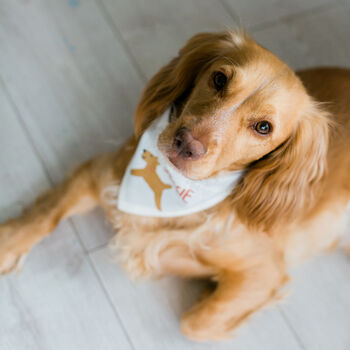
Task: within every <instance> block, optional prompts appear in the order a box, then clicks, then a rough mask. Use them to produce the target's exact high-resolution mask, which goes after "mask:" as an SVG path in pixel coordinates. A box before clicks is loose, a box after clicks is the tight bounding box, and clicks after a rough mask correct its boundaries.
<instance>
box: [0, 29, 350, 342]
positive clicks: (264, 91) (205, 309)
mask: <svg viewBox="0 0 350 350" xmlns="http://www.w3.org/2000/svg"><path fill="white" fill-rule="evenodd" d="M170 106H173V107H172V112H171V113H170V119H169V123H168V124H167V125H166V127H165V129H164V130H163V131H162V132H161V133H160V135H159V138H158V141H157V142H158V148H159V151H160V152H161V154H162V155H163V156H164V158H165V159H166V160H167V161H168V163H169V164H171V166H173V168H174V169H176V170H177V171H178V172H179V173H181V174H182V176H184V177H186V178H188V179H191V180H192V181H193V183H197V182H198V183H199V182H200V181H203V180H206V179H215V178H216V177H217V176H220V174H222V173H225V172H235V171H240V172H241V175H240V178H239V180H238V182H237V183H236V184H235V185H234V186H233V188H232V191H231V192H230V193H229V194H228V195H227V196H226V197H225V198H224V199H223V200H221V201H220V202H219V203H216V204H215V205H213V206H212V207H209V208H206V209H204V210H201V211H198V212H195V213H191V214H189V215H182V216H179V217H170V218H163V217H152V216H142V215H134V214H130V213H126V212H123V211H121V210H119V209H118V206H117V205H116V202H117V201H118V193H119V192H118V191H119V189H120V184H121V182H122V179H123V176H124V175H125V171H126V169H127V167H128V164H129V162H130V160H131V159H132V157H133V155H134V153H135V150H136V149H137V146H138V143H139V141H140V140H141V139H142V135H144V133H145V132H146V131H147V130H148V129H149V128H150V127H151V125H153V123H155V122H156V121H157V118H159V116H160V115H162V114H163V113H164V112H165V111H166V110H167V109H168V108H169V107H170ZM349 110H350V70H348V69H340V68H315V69H310V70H305V71H301V72H298V73H295V72H293V71H292V69H291V68H289V67H288V66H287V65H286V64H285V63H283V62H282V61H281V60H280V59H278V58H277V57H276V56H275V55H273V54H272V53H271V52H269V51H268V50H267V49H265V48H263V47H262V46H260V45H259V44H257V43H256V42H255V41H254V40H253V39H252V38H250V37H249V36H248V35H247V34H246V33H244V32H242V31H225V32H218V33H200V34H197V35H195V36H194V37H192V38H191V39H190V40H189V41H188V42H187V43H186V45H185V46H184V47H183V48H182V49H181V50H180V51H179V54H178V55H177V56H176V57H175V58H173V59H172V60H171V61H170V62H169V63H168V64H167V65H166V66H165V67H163V68H162V69H161V70H160V71H159V72H158V73H157V74H155V76H154V77H153V78H152V79H151V80H150V81H149V83H148V84H147V85H146V87H145V90H144V92H143V94H142V97H141V100H140V102H139V104H138V106H137V109H136V112H135V117H134V118H135V119H134V135H133V136H131V137H130V138H129V139H128V140H127V141H126V142H125V144H124V145H123V146H122V147H121V148H120V149H119V150H118V151H116V152H114V153H110V154H104V155H101V156H99V157H97V158H95V159H93V160H90V161H88V162H87V163H85V164H83V165H81V166H80V167H79V168H77V169H76V170H75V171H74V172H73V173H72V174H71V175H70V177H68V179H67V180H66V181H64V182H63V183H62V184H60V185H59V186H58V187H56V188H54V189H52V190H50V191H49V192H47V193H45V194H43V195H42V196H41V197H39V198H38V199H37V200H36V202H35V203H34V205H33V206H32V207H30V208H28V209H27V210H25V211H24V212H23V214H22V216H20V217H18V218H13V219H10V220H8V221H6V222H4V223H3V224H2V225H1V226H0V271H1V273H3V274H5V273H9V272H11V271H13V270H16V269H18V268H20V266H21V264H22V262H23V259H24V257H25V255H26V254H27V253H28V252H29V251H30V250H31V248H32V247H33V246H34V245H35V244H36V243H38V242H39V241H40V240H41V239H43V238H44V237H45V236H47V235H48V234H49V233H50V232H51V231H52V230H53V229H54V228H55V227H56V225H57V224H58V222H59V221H61V220H63V219H64V218H67V217H70V216H72V215H75V214H78V213H85V212H87V211H89V210H90V209H92V208H94V207H95V206H97V205H100V206H102V207H103V208H104V210H105V212H106V215H107V217H108V218H109V219H110V220H111V222H112V223H113V224H114V226H115V228H116V231H117V234H116V237H115V239H114V240H113V246H114V247H115V248H116V249H117V250H118V252H119V253H118V254H119V258H120V261H121V264H122V265H123V266H124V268H125V269H126V270H127V271H128V273H129V274H130V275H131V276H132V277H133V278H137V277H149V276H156V277H161V276H164V275H177V276H182V277H190V278H207V279H211V280H213V281H215V283H216V284H215V288H214V290H205V291H204V292H203V295H202V296H201V297H200V298H199V300H198V301H197V303H196V304H195V305H194V307H193V308H192V309H191V310H189V311H187V312H186V313H185V314H184V315H183V317H182V320H181V329H182V332H183V333H184V334H185V335H186V336H187V337H188V338H190V339H192V340H195V341H207V340H221V339H226V338H229V337H231V336H232V332H233V330H234V329H235V328H236V327H237V326H238V325H240V324H241V323H242V322H244V321H245V320H247V318H248V317H249V315H251V314H252V313H254V312H256V311H257V310H259V309H260V308H262V307H264V306H265V305H267V304H269V303H270V302H272V301H274V300H277V299H278V297H279V291H280V289H281V287H282V286H283V285H284V284H285V283H286V281H287V280H288V277H287V271H288V268H290V267H291V266H293V265H295V264H299V263H301V262H302V261H303V260H304V259H306V258H308V257H310V256H312V255H314V254H317V253H320V252H325V251H327V250H328V249H330V248H331V247H333V246H334V245H335V244H337V242H338V241H339V240H340V239H341V237H343V236H344V234H345V232H346V229H347V223H346V222H347V221H346V218H347V213H349V210H348V209H349V207H348V203H349V201H350V152H349V150H350V112H349ZM149 156H150V155H149ZM155 167H156V165H155V164H154V165H153V168H152V172H155ZM139 179H140V178H139ZM140 180H142V179H140ZM152 186H153V185H152ZM168 191H170V190H169V189H168V190H166V191H164V193H163V195H165V193H167V192H168Z"/></svg>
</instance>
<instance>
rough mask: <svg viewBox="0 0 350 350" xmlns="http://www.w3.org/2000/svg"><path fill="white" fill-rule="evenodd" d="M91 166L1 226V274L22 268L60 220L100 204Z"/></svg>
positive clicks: (85, 167) (77, 171)
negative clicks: (27, 257) (31, 252)
mask: <svg viewBox="0 0 350 350" xmlns="http://www.w3.org/2000/svg"><path fill="white" fill-rule="evenodd" d="M91 163H92V162H89V163H87V164H85V165H83V166H81V167H80V168H78V169H77V170H76V171H75V172H74V173H73V174H72V175H71V176H70V177H69V178H68V179H67V180H66V181H65V182H63V183H62V184H61V185H59V186H57V187H56V188H54V189H53V190H50V191H48V192H47V193H45V194H44V195H42V196H40V197H39V198H38V199H37V200H36V201H35V203H34V205H33V206H32V207H30V208H28V209H27V210H25V211H24V212H23V215H22V216H20V217H18V218H15V219H10V220H8V221H7V222H5V223H3V224H2V225H0V273H8V272H10V271H12V270H14V269H16V268H20V265H21V263H22V262H23V260H24V257H25V255H26V254H27V253H28V252H29V251H30V249H31V248H32V247H33V246H34V245H35V244H36V243H38V242H39V241H40V240H41V239H42V238H44V237H45V236H46V235H48V234H49V233H50V232H51V231H52V230H53V229H54V228H55V227H56V225H57V224H58V222H59V221H60V220H62V219H63V218H66V217H68V216H71V215H73V214H77V213H83V212H86V211H88V210H89V209H92V208H93V207H94V206H95V205H96V204H97V192H96V187H95V186H94V184H93V181H92V178H91V170H90V168H91Z"/></svg>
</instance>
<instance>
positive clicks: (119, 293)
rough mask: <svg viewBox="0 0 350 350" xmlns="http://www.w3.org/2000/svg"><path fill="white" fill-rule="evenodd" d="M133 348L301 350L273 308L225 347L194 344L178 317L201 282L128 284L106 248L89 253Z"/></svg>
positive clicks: (252, 321) (178, 280)
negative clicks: (182, 331)
mask: <svg viewBox="0 0 350 350" xmlns="http://www.w3.org/2000/svg"><path fill="white" fill-rule="evenodd" d="M90 256H91V257H92V259H93V262H94V264H95V266H96V268H97V270H98V272H99V274H100V276H101V278H102V280H103V283H104V285H105V287H106V289H107V290H108V292H109V295H110V297H111V299H112V300H113V303H114V306H115V308H116V310H117V311H118V314H119V315H120V318H121V320H122V322H123V324H124V325H125V327H126V328H127V330H128V333H129V335H130V339H131V341H132V342H133V344H134V347H135V348H136V349H157V350H158V349H159V350H166V349H182V350H188V349H191V350H192V349H212V350H214V349H215V350H220V349H237V350H240V349H242V350H250V349H251V350H257V349H266V350H274V349H275V350H280V349H285V350H289V349H290V350H297V349H301V348H300V346H299V344H298V342H297V340H296V339H295V338H294V335H293V334H292V332H291V331H290V329H289V328H288V327H287V325H286V323H285V322H284V320H283V318H282V316H281V314H280V313H279V311H278V310H277V309H274V310H264V311H262V312H261V313H259V314H258V315H255V316H254V317H253V318H252V319H251V320H250V321H249V322H248V323H247V324H246V325H245V326H243V327H242V328H241V329H240V330H239V331H237V338H236V339H234V340H232V341H227V342H223V343H207V344H198V343H193V342H190V341H188V340H187V339H186V338H185V337H184V336H183V335H182V334H181V333H180V329H179V327H180V323H179V322H180V317H181V314H182V313H183V312H184V311H185V310H187V309H189V308H190V307H191V306H192V305H193V304H194V302H195V300H196V298H197V297H198V295H199V292H200V290H201V289H202V287H203V283H199V282H193V281H192V282H189V281H186V280H183V279H177V278H165V279H162V280H159V281H140V282H137V283H135V282H132V281H130V280H129V278H128V276H126V275H125V274H124V272H123V271H122V270H121V268H120V266H118V265H116V264H113V263H112V257H113V256H112V255H111V254H110V252H109V251H108V250H107V249H106V248H104V249H101V250H99V251H96V252H93V253H91V254H90Z"/></svg>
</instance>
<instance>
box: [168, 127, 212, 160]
mask: <svg viewBox="0 0 350 350" xmlns="http://www.w3.org/2000/svg"><path fill="white" fill-rule="evenodd" d="M173 147H174V149H175V151H176V152H177V154H178V155H179V156H181V157H182V158H184V159H188V160H196V159H199V158H201V157H202V156H203V155H204V154H205V152H206V149H205V147H204V145H203V144H202V143H201V142H200V141H199V140H197V139H195V138H194V137H193V135H192V133H191V132H190V131H189V130H188V129H186V128H180V129H179V130H177V132H176V134H175V137H174V144H173Z"/></svg>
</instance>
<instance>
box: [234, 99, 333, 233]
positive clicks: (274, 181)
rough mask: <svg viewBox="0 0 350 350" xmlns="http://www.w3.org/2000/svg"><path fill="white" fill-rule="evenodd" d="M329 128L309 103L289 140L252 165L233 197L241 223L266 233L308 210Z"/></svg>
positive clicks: (322, 171)
mask: <svg viewBox="0 0 350 350" xmlns="http://www.w3.org/2000/svg"><path fill="white" fill-rule="evenodd" d="M329 126H330V120H329V118H328V114H327V113H326V112H325V111H323V110H322V109H321V108H319V107H318V106H317V105H316V104H315V103H313V102H310V106H309V107H308V111H306V112H305V114H304V115H303V116H302V117H301V119H300V120H299V123H298V125H297V126H296V129H295V130H294V133H293V134H292V135H291V136H290V137H289V139H287V141H285V142H284V143H283V144H282V145H281V146H279V147H278V148H277V149H276V150H274V151H273V152H271V153H269V154H268V155H266V156H265V157H263V158H262V159H260V160H258V161H256V162H254V163H253V164H251V166H250V167H249V168H248V171H247V174H246V175H245V177H244V178H243V179H242V181H241V182H240V184H239V185H238V186H237V187H236V188H235V191H234V193H233V197H232V198H233V202H234V205H235V208H236V213H237V214H238V216H239V218H240V219H241V220H242V221H243V222H245V223H246V224H247V225H248V226H250V227H253V228H257V229H262V230H264V231H268V230H269V229H271V228H272V227H274V226H276V224H283V223H285V222H286V221H292V220H293V219H294V218H295V217H297V216H298V214H300V213H301V211H304V210H307V209H308V208H310V206H311V205H312V203H313V199H314V197H315V194H316V192H317V191H318V189H319V184H320V183H321V180H322V178H323V176H324V174H325V171H326V165H327V159H326V158H327V149H328V134H329Z"/></svg>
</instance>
